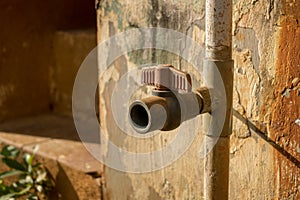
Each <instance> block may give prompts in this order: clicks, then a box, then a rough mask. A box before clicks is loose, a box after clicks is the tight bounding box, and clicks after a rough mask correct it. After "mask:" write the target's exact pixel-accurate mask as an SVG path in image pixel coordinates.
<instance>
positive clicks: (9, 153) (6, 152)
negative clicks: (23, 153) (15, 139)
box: [0, 145, 20, 158]
mask: <svg viewBox="0 0 300 200" xmlns="http://www.w3.org/2000/svg"><path fill="white" fill-rule="evenodd" d="M19 153H20V150H19V149H17V148H16V147H14V146H11V145H6V146H4V147H3V148H2V150H1V152H0V154H1V155H2V156H4V157H12V158H16V157H18V155H19Z"/></svg>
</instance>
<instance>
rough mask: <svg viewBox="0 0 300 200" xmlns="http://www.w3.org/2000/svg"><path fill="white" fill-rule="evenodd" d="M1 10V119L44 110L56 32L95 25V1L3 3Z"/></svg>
mask: <svg viewBox="0 0 300 200" xmlns="http://www.w3.org/2000/svg"><path fill="white" fill-rule="evenodd" d="M0 10H1V12H0V24H1V31H0V121H2V120H7V119H10V118H15V117H20V116H26V115H34V114H37V113H40V112H48V111H50V110H51V109H52V107H53V106H52V101H51V98H50V68H53V67H54V66H55V57H54V51H53V38H54V36H55V32H56V30H70V29H87V28H89V29H90V28H93V27H95V23H96V17H95V10H94V2H93V1H88V2H87V1H83V0H73V1H71V0H66V1H60V0H54V1H49V2H42V1H36V0H34V1H30V2H24V1H20V0H17V1H9V0H7V1H1V2H0ZM94 29H95V28H94ZM65 76H70V75H69V74H65Z"/></svg>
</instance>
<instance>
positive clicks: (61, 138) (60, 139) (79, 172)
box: [0, 114, 102, 200]
mask: <svg viewBox="0 0 300 200" xmlns="http://www.w3.org/2000/svg"><path fill="white" fill-rule="evenodd" d="M0 142H2V146H3V145H5V144H10V145H13V146H16V147H18V148H20V149H22V150H23V151H26V152H32V150H33V148H34V146H36V145H38V146H39V151H38V153H37V155H36V159H37V160H38V161H39V162H42V163H43V164H44V165H45V166H46V167H47V169H48V170H49V172H50V174H51V176H52V177H53V178H54V180H55V182H56V189H57V191H58V192H59V193H60V194H61V195H62V199H72V200H73V199H100V186H99V183H97V181H96V179H95V178H97V177H98V176H100V174H101V171H100V170H101V167H102V165H101V163H100V162H99V161H97V160H96V159H95V158H94V157H93V156H92V155H90V153H89V152H88V151H87V150H86V148H85V147H84V145H83V144H82V143H81V141H80V140H79V137H78V136H77V133H76V129H75V127H74V124H73V120H72V119H71V118H69V117H64V116H59V115H53V114H44V115H39V116H33V117H26V118H22V119H17V120H13V121H9V122H5V123H1V124H0ZM88 174H93V175H94V177H92V176H90V175H88Z"/></svg>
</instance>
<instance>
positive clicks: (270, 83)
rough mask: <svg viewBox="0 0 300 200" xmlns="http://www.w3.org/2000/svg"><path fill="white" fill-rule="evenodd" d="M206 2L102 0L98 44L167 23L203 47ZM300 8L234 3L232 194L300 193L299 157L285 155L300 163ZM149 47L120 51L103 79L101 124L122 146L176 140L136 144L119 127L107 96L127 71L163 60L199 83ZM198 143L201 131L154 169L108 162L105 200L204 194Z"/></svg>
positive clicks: (246, 0)
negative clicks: (127, 168) (126, 168)
mask: <svg viewBox="0 0 300 200" xmlns="http://www.w3.org/2000/svg"><path fill="white" fill-rule="evenodd" d="M204 4H205V3H204V1H192V0H190V1H179V0H178V1H171V0H170V1H169V0H167V1H162V0H152V1H147V0H143V1H126V0H122V1H117V0H111V1H109V0H105V1H99V2H98V4H97V5H98V7H97V8H98V21H97V22H98V43H101V42H102V41H104V40H105V39H108V38H109V37H110V36H112V35H114V34H117V33H120V32H122V31H124V30H127V29H129V28H138V27H164V28H170V29H174V30H177V31H179V32H182V33H185V34H187V35H188V36H190V37H192V38H193V39H194V40H196V41H197V42H198V43H199V44H202V45H203V43H204V38H205V36H204V31H205V30H204ZM297 8H298V10H299V5H298V3H297V2H296V1H282V2H281V1H280V0H270V1H258V0H235V1H234V9H233V59H234V62H235V65H234V98H233V105H234V106H233V108H234V113H233V114H234V117H233V133H232V135H231V147H230V184H229V185H230V186H229V190H230V192H229V193H230V195H229V197H230V199H286V198H294V199H297V198H299V192H298V191H299V188H298V187H299V186H298V185H299V166H298V167H297V166H296V165H297V163H296V164H295V160H294V162H292V161H293V159H287V158H286V157H287V156H288V153H289V154H292V156H293V157H294V158H295V157H296V158H298V160H299V151H297V149H300V144H299V137H298V135H299V125H297V123H295V122H296V120H297V119H298V118H299V107H300V106H299V80H298V79H297V78H299V75H300V72H299V69H300V68H299V66H297V65H299V60H298V59H297V58H299V50H297V48H299V40H298V39H299V37H298V36H299V28H298V27H299V25H298V20H299V16H298V15H296V14H295V13H297V11H296V10H297ZM286 38H287V39H288V40H286ZM149 51H150V50H145V51H144V52H134V53H132V54H128V55H124V56H122V57H121V58H119V59H118V60H116V61H115V63H113V65H112V66H111V67H110V68H109V70H107V72H106V75H107V76H104V78H101V79H100V118H101V126H102V128H103V129H105V130H107V133H108V135H109V137H110V139H111V140H112V141H114V142H115V143H117V144H118V145H120V146H121V147H122V148H127V149H131V150H144V151H147V150H153V148H154V149H155V148H158V147H160V146H162V145H166V144H167V143H166V142H167V141H168V140H169V139H170V138H172V133H165V134H163V135H159V136H158V138H154V139H153V140H152V142H150V143H151V144H149V142H148V143H147V142H145V141H144V142H143V141H142V142H141V141H138V142H137V143H132V141H130V139H128V138H127V137H126V136H124V135H123V134H122V132H121V131H120V130H119V129H118V128H117V126H116V124H115V123H114V122H113V118H112V114H111V111H110V106H111V104H110V98H111V96H110V95H111V92H112V90H113V89H114V87H115V85H116V83H117V81H118V79H119V78H120V77H121V76H122V74H124V73H125V72H126V71H127V70H128V69H131V68H133V67H135V66H138V65H140V64H144V63H151V62H152V63H153V62H158V63H160V62H166V63H172V64H173V65H174V66H176V67H178V68H181V69H183V70H187V71H189V73H191V74H192V77H193V80H194V82H193V83H194V86H195V87H198V86H199V85H200V82H201V81H199V80H200V79H199V78H200V77H199V74H198V75H195V74H197V73H196V72H195V70H194V69H193V68H192V67H191V66H190V65H189V64H187V63H186V62H184V61H183V60H181V59H180V58H178V57H176V56H174V55H170V54H167V53H165V52H161V53H160V52H158V53H156V54H155V55H154V56H153V54H151V51H150V52H149ZM149 55H152V56H149ZM202 56H203V55H202ZM100 72H101V69H100ZM145 92H146V93H147V90H145V91H144V93H145ZM148 92H149V91H148ZM148 94H149V93H148ZM283 94H284V95H283ZM286 95H289V96H288V97H287V96H286ZM135 97H138V95H136V96H135ZM283 115H284V116H286V117H283ZM200 121H201V120H200ZM193 128H195V127H191V129H193ZM201 141H202V135H201V131H199V135H198V136H197V138H196V140H195V142H194V143H193V144H192V146H191V147H190V148H189V150H188V151H187V152H186V153H185V154H184V155H183V156H182V157H181V158H180V159H178V160H177V161H176V162H174V163H173V164H171V165H170V166H168V167H166V168H164V169H161V170H159V171H155V172H152V173H147V174H139V175H137V174H130V173H121V172H118V171H116V170H113V169H110V168H108V167H105V168H104V172H103V174H104V179H103V193H104V196H105V197H106V198H107V199H203V178H202V177H203V160H201V159H199V157H198V154H197V153H198V151H199V144H200V143H201ZM133 144H134V145H133ZM285 152H287V153H285ZM297 156H298V157H297ZM162 159H164V157H162ZM290 160H292V161H290ZM296 162H297V161H296ZM298 164H299V161H298Z"/></svg>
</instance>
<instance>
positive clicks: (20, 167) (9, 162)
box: [2, 157, 26, 171]
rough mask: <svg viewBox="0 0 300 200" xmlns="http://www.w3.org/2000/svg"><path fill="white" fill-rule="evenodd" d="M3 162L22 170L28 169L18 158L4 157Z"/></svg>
mask: <svg viewBox="0 0 300 200" xmlns="http://www.w3.org/2000/svg"><path fill="white" fill-rule="evenodd" d="M2 162H4V163H5V164H6V165H7V166H8V167H10V168H12V169H16V170H20V171H26V168H25V167H24V166H23V165H22V164H21V163H19V162H18V161H16V160H13V159H10V158H6V157H5V158H2Z"/></svg>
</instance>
